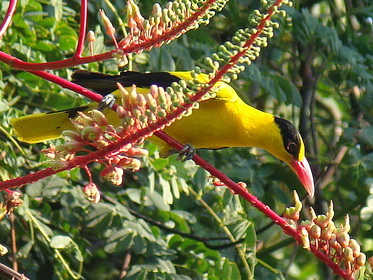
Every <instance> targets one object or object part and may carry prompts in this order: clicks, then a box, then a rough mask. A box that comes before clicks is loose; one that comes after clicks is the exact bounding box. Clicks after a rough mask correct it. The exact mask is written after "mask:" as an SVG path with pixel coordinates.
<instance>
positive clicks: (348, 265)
mask: <svg viewBox="0 0 373 280" xmlns="http://www.w3.org/2000/svg"><path fill="white" fill-rule="evenodd" d="M294 200H295V206H294V207H289V208H286V210H285V213H284V218H285V220H286V221H287V222H288V223H289V224H290V225H291V226H292V227H293V228H294V229H296V230H298V231H299V232H300V234H301V237H302V243H303V247H304V248H305V249H307V250H310V249H311V247H312V248H313V249H316V250H320V251H323V252H324V253H325V254H327V255H328V256H330V258H331V259H332V260H333V261H334V262H335V263H336V264H338V265H340V266H341V267H342V268H343V269H344V270H345V271H346V272H347V273H348V274H349V275H353V274H356V273H358V271H359V270H360V268H361V267H362V266H364V265H365V261H366V256H365V254H364V253H363V252H361V251H360V245H359V244H358V242H357V241H356V240H355V239H352V238H351V237H350V235H349V234H348V232H349V231H350V220H349V217H348V216H346V218H345V221H344V223H343V224H340V225H336V224H335V223H334V222H333V217H334V210H333V203H332V202H330V205H329V209H328V212H327V213H326V215H316V213H315V211H314V210H313V209H312V208H311V209H310V214H311V219H310V220H305V221H302V222H301V223H299V214H300V211H301V209H302V202H301V201H300V200H299V197H298V194H297V193H296V192H294Z"/></svg>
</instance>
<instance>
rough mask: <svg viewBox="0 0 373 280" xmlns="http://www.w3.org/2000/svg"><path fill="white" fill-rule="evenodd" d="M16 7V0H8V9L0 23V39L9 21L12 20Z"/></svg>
mask: <svg viewBox="0 0 373 280" xmlns="http://www.w3.org/2000/svg"><path fill="white" fill-rule="evenodd" d="M16 7H17V0H10V1H9V6H8V10H7V11H6V14H5V17H4V20H3V22H2V23H1V25H0V40H1V39H2V38H3V36H4V34H5V32H6V30H7V29H8V27H9V25H10V23H11V22H12V18H13V15H14V12H15V10H16Z"/></svg>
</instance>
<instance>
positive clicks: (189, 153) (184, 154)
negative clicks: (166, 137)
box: [178, 144, 196, 162]
mask: <svg viewBox="0 0 373 280" xmlns="http://www.w3.org/2000/svg"><path fill="white" fill-rule="evenodd" d="M195 154H196V150H195V149H194V148H193V146H192V145H190V144H186V145H185V146H184V147H183V148H182V149H181V150H180V152H179V156H178V160H181V161H183V162H184V161H187V160H189V159H192V158H193V157H194V155H195Z"/></svg>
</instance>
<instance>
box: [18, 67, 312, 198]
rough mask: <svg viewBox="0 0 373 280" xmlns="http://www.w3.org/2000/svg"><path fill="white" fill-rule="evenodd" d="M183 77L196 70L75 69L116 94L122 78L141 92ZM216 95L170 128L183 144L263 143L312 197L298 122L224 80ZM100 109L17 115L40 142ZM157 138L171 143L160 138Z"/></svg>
mask: <svg viewBox="0 0 373 280" xmlns="http://www.w3.org/2000/svg"><path fill="white" fill-rule="evenodd" d="M180 79H183V80H190V79H191V75H190V72H156V73H145V74H142V73H138V72H132V71H127V72H122V73H120V75H105V74H101V73H93V72H88V71H83V70H78V71H76V72H74V74H73V76H72V80H73V82H75V83H77V84H79V85H82V86H84V87H86V88H90V89H92V90H94V91H96V92H97V93H100V94H102V95H107V94H109V93H113V94H115V92H116V91H117V90H118V88H117V83H121V84H122V85H123V86H124V87H132V85H136V87H137V90H138V92H140V93H145V92H148V89H149V87H150V86H151V85H157V86H159V87H164V88H166V87H168V86H170V85H171V84H172V83H173V82H178V81H179V80H180ZM198 79H199V81H200V82H204V81H207V76H206V75H204V74H200V75H199V78H198ZM214 94H215V95H214V97H211V98H209V99H207V100H204V101H201V102H200V107H199V109H197V110H194V111H193V113H192V114H191V115H190V116H187V117H184V118H182V119H180V120H177V121H175V122H174V123H173V124H172V125H171V126H169V127H166V128H165V129H164V131H165V132H166V133H167V134H168V135H170V136H171V137H173V138H175V139H176V140H178V141H179V142H180V143H182V144H190V145H192V146H193V147H195V148H197V149H198V148H206V149H218V148H226V147H258V148H261V149H264V150H266V151H268V152H269V153H271V154H272V155H274V156H275V157H277V158H278V159H280V160H282V161H284V162H285V163H287V164H288V165H289V166H290V168H291V169H292V170H293V171H294V172H295V174H296V175H297V176H298V178H299V180H300V181H301V182H302V184H303V186H304V187H305V189H306V191H307V192H308V194H309V195H310V196H313V195H314V182H313V177H312V172H311V168H310V166H309V163H308V161H307V159H306V157H305V148H304V144H303V140H302V137H301V136H300V134H299V132H298V131H297V129H296V128H295V126H294V125H293V124H292V123H291V122H289V121H287V120H285V119H283V118H279V117H276V116H274V115H272V114H269V113H265V112H262V111H260V110H258V109H255V108H253V107H251V106H249V105H247V104H246V103H245V102H244V101H242V100H241V99H240V97H239V96H238V95H237V93H236V91H235V90H234V89H233V88H232V87H231V86H229V85H228V84H226V83H224V82H218V83H217V84H216V85H215V86H214ZM93 108H97V104H96V103H91V104H88V105H87V106H82V107H78V108H73V109H67V110H62V111H58V112H49V113H40V114H33V115H29V116H24V117H20V118H16V119H12V120H11V124H12V126H13V128H14V130H15V133H16V135H17V137H18V139H19V140H20V141H23V142H27V143H37V142H42V141H46V140H51V139H55V138H58V137H60V135H61V132H62V131H64V130H68V129H72V130H73V129H74V127H73V125H72V124H71V122H70V119H73V118H75V117H76V116H77V112H78V111H87V110H90V109H93ZM105 114H106V115H107V118H108V119H109V121H110V122H111V123H112V124H113V125H119V119H118V118H117V117H116V114H115V112H113V111H112V110H105ZM150 140H151V141H153V142H155V143H157V144H158V145H161V146H162V147H163V148H167V145H166V143H164V142H163V141H162V140H160V139H159V138H157V137H155V136H152V137H151V138H150Z"/></svg>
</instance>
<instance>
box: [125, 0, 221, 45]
mask: <svg viewBox="0 0 373 280" xmlns="http://www.w3.org/2000/svg"><path fill="white" fill-rule="evenodd" d="M226 2H227V0H217V1H215V2H214V3H213V4H212V5H211V7H209V9H207V11H206V12H205V13H204V14H203V15H201V16H200V17H199V18H197V19H194V20H193V21H194V24H190V25H185V26H186V27H184V28H182V29H181V30H180V31H178V32H172V33H171V32H170V31H175V30H176V27H178V26H180V25H181V24H182V23H185V21H188V20H190V18H191V17H192V16H193V14H195V13H196V12H197V11H199V10H200V9H201V7H202V6H201V5H200V2H199V1H195V0H175V1H172V2H168V3H167V5H166V7H165V8H162V7H161V6H160V5H159V4H158V3H156V4H154V6H153V10H152V14H151V16H150V17H149V18H148V19H145V18H144V17H143V16H142V15H141V13H140V9H139V7H138V6H137V4H136V3H135V2H134V1H133V0H128V1H127V22H128V27H129V28H130V31H129V34H128V36H127V37H126V38H124V39H123V40H122V41H120V42H119V44H118V45H119V47H120V48H126V47H128V46H129V45H132V44H141V43H143V42H146V41H149V40H150V39H152V40H154V39H157V38H159V37H161V36H162V35H165V34H167V33H170V34H169V36H168V37H167V39H162V40H160V41H159V42H157V43H156V44H154V45H152V46H150V47H149V48H148V49H147V50H150V49H151V48H152V47H160V46H161V45H162V44H164V43H169V42H171V41H172V40H173V39H175V38H177V37H179V36H180V35H182V34H183V33H185V32H187V31H188V30H191V29H196V28H198V26H199V24H206V23H208V21H209V19H210V18H211V17H212V16H214V15H215V11H219V10H221V9H222V8H223V7H224V6H225V4H226Z"/></svg>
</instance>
